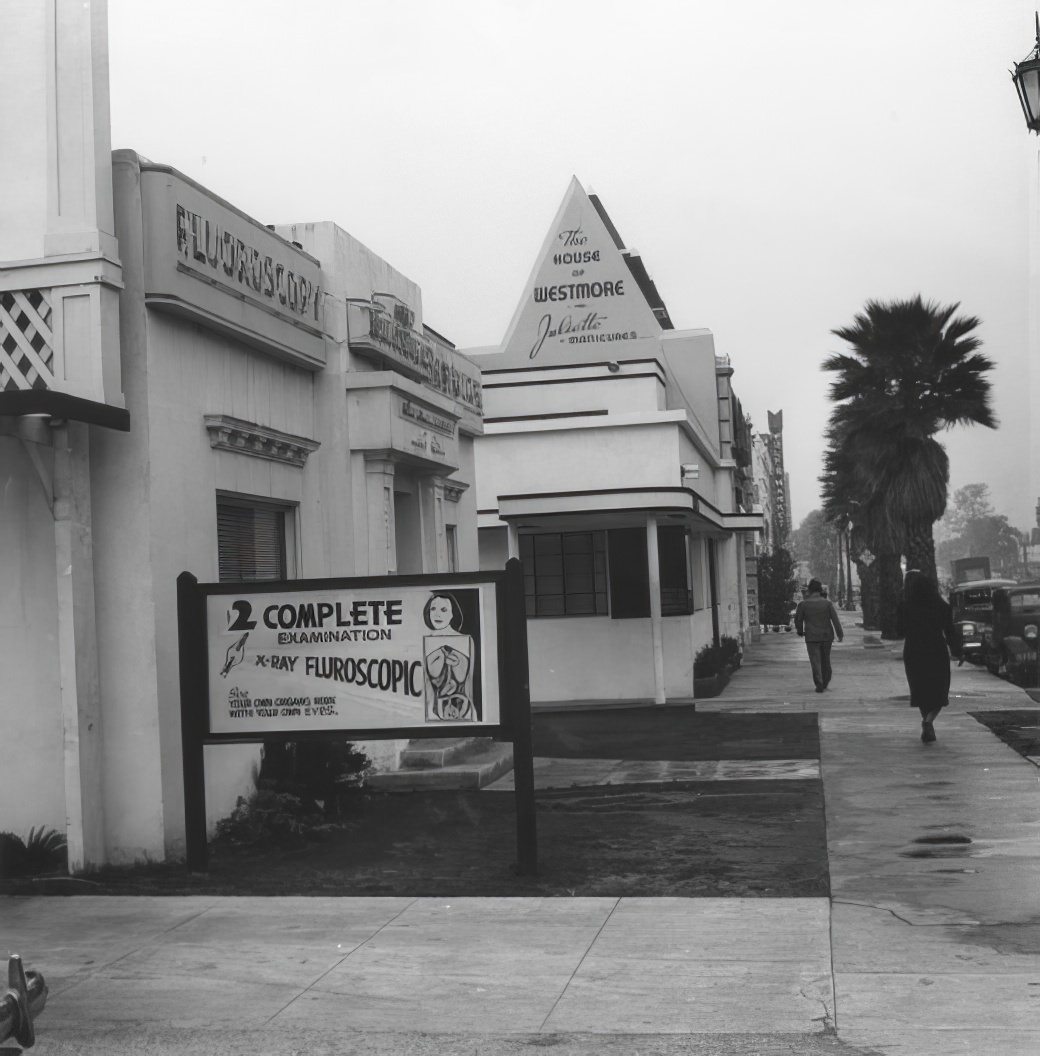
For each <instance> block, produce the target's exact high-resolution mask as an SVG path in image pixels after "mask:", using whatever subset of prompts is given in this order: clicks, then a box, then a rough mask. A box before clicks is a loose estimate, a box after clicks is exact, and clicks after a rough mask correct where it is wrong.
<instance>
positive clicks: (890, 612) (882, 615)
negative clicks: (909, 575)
mask: <svg viewBox="0 0 1040 1056" xmlns="http://www.w3.org/2000/svg"><path fill="white" fill-rule="evenodd" d="M874 565H875V567H876V568H877V577H878V627H879V629H880V631H881V637H882V638H895V637H896V622H897V621H896V609H897V608H898V607H899V599H900V597H901V596H902V593H903V571H902V569H901V568H900V563H899V554H879V555H878V559H877V561H875V562H874Z"/></svg>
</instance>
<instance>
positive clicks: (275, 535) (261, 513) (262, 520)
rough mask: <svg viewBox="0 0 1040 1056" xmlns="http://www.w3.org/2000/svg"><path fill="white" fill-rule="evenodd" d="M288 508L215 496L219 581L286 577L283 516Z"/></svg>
mask: <svg viewBox="0 0 1040 1056" xmlns="http://www.w3.org/2000/svg"><path fill="white" fill-rule="evenodd" d="M290 513H291V509H290V507H287V506H278V505H275V504H274V503H263V502H249V501H245V500H239V499H230V498H225V497H220V498H218V499H217V554H218V559H219V575H220V581H221V582H222V583H225V582H239V581H250V580H262V579H288V578H289V574H288V565H287V561H286V518H287V517H288V516H289V515H290Z"/></svg>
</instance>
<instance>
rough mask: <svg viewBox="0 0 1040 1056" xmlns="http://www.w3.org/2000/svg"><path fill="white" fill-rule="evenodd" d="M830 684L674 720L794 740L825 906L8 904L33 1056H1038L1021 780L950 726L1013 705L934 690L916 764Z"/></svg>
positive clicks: (777, 647) (986, 684)
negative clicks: (808, 728)
mask: <svg viewBox="0 0 1040 1056" xmlns="http://www.w3.org/2000/svg"><path fill="white" fill-rule="evenodd" d="M847 622H849V623H851V622H852V620H848V621H847ZM834 666H835V677H834V681H833V683H832V686H831V689H829V690H828V691H827V692H826V693H824V694H816V693H814V692H813V691H812V683H811V678H810V676H809V665H808V661H807V659H806V657H805V650H804V646H803V645H802V642H801V640H800V639H798V638H797V637H795V636H794V635H793V634H790V635H785V634H779V635H773V634H768V635H765V636H763V638H762V640H761V641H760V642H759V643H757V644H756V645H755V646H754V647H752V648H751V649H749V651H748V654H747V656H746V659H745V663H744V665H743V666H742V667H741V669H740V670H739V671H738V672H737V673H736V674H735V676H734V678H733V680H732V681H731V682H730V684H729V686H728V687H727V689H726V690H725V692H724V694H723V695H722V696H721V697H717V698H714V699H712V700H708V701H704V702H701V703H699V704H698V710H700V711H709V710H711V711H723V712H724V711H751V712H759V711H771V710H773V711H775V710H781V711H808V712H818V713H819V715H820V728H821V774H822V779H823V784H824V791H825V799H826V817H827V830H828V856H829V861H830V872H831V883H832V896H831V898H830V899H826V898H819V899H765V898H763V899H716V898H711V899H670V898H663V899H647V898H624V899H609V898H575V899H454V900H444V899H429V898H422V899H405V898H343V899H329V898H309V899H308V898H293V899H263V898H256V899H247V898H217V897H208V896H207V897H192V898H183V897H172V898H164V899H157V898H111V897H106V898H90V897H69V898H58V897H55V898H48V899H43V898H21V897H7V898H4V899H3V900H0V950H4V951H5V952H6V951H7V950H9V951H11V952H18V953H21V954H22V955H23V957H24V958H25V961H26V965H27V967H30V968H32V967H36V968H39V969H40V970H41V971H43V972H44V974H45V975H46V977H47V979H48V983H49V984H50V987H51V997H50V1001H49V1005H48V1008H47V1010H46V1011H45V1012H44V1014H43V1017H42V1018H41V1020H40V1021H39V1032H40V1033H39V1039H38V1041H37V1046H36V1049H35V1050H34V1051H35V1052H39V1053H41V1054H48V1053H55V1054H58V1053H60V1054H62V1056H64V1054H67V1053H68V1054H71V1053H76V1054H79V1056H93V1054H95V1053H96V1054H101V1053H105V1054H112V1053H134V1054H135V1056H137V1054H148V1053H153V1052H154V1053H160V1052H178V1053H194V1052H199V1053H201V1052H206V1053H214V1052H219V1053H238V1052H243V1053H244V1052H250V1053H256V1054H261V1056H262V1054H266V1053H271V1054H274V1053H278V1054H286V1053H300V1054H301V1056H302V1054H304V1053H306V1054H321V1053H352V1052H359V1053H360V1052H365V1053H416V1054H418V1053H478V1052H479V1053H485V1052H488V1053H498V1052H501V1053H514V1052H516V1053H520V1052H527V1051H530V1049H531V1048H532V1047H544V1046H546V1045H550V1046H552V1047H553V1048H554V1049H555V1050H556V1051H557V1052H559V1053H561V1054H569V1053H578V1052H582V1053H585V1052H589V1053H592V1052H596V1053H608V1054H614V1053H618V1054H621V1053H624V1054H625V1056H633V1054H636V1053H641V1054H655V1056H656V1054H660V1056H665V1054H671V1053H680V1052H681V1053H693V1054H698V1053H704V1054H708V1053H711V1054H716V1056H738V1054H741V1056H752V1054H756V1056H774V1054H776V1056H779V1054H780V1053H785V1054H789V1053H795V1054H806V1056H808V1054H824V1053H842V1054H849V1056H857V1054H861V1056H879V1054H881V1056H887V1054H907V1056H909V1054H914V1056H933V1054H934V1056H947V1054H949V1053H969V1054H978V1056H1011V1054H1015V1056H1026V1054H1029V1056H1035V1054H1036V1053H1037V1052H1040V838H1038V837H1040V824H1038V821H1037V817H1038V809H1037V808H1038V806H1040V791H1038V788H1040V785H1038V778H1040V771H1038V769H1037V767H1036V766H1034V765H1033V764H1032V763H1031V762H1030V761H1028V760H1026V759H1023V758H1022V757H1021V756H1019V755H1018V754H1016V753H1015V752H1013V751H1012V750H1011V749H1010V748H1008V747H1006V746H1005V745H1004V744H1002V743H1001V742H1000V741H999V740H998V739H997V738H996V737H995V736H994V735H993V734H992V733H990V732H989V731H988V730H987V729H986V728H985V727H983V726H982V725H980V724H979V723H978V722H976V721H975V720H974V719H973V718H971V717H970V715H969V714H968V712H969V711H980V710H985V709H991V708H1026V707H1034V706H1035V705H1033V703H1032V701H1031V700H1030V699H1029V698H1028V696H1027V695H1026V694H1025V693H1024V692H1022V691H1021V690H1019V689H1016V688H1015V687H1013V686H1010V685H1008V684H1007V683H1004V682H1001V681H999V680H998V679H996V678H994V677H992V676H990V675H988V674H987V673H986V672H984V671H979V670H977V669H974V668H959V669H955V670H954V676H953V678H954V683H953V697H952V706H951V708H950V709H949V711H948V713H944V714H943V715H942V716H941V717H940V719H939V720H938V721H937V723H936V731H937V734H938V741H937V742H936V743H935V744H932V745H924V744H922V743H921V741H920V739H919V732H920V725H919V718H918V716H917V713H916V711H912V710H911V709H910V708H909V706H908V699H907V689H906V683H905V680H904V679H903V674H902V665H901V661H900V659H899V656H898V649H895V650H894V649H892V648H891V647H890V646H887V645H883V644H882V643H880V642H878V641H877V640H876V638H873V636H867V635H864V634H863V633H862V632H861V631H857V630H856V629H855V628H852V627H850V628H849V629H848V634H847V637H846V641H845V643H844V644H842V645H840V646H837V647H836V648H835V652H834ZM1037 714H1038V716H1040V709H1038V711H1037ZM1038 721H1040V719H1038ZM607 762H609V763H610V765H612V766H614V765H616V764H619V763H621V764H623V762H624V761H618V760H612V761H607ZM716 772H717V773H718V775H719V776H720V777H721V776H723V775H725V774H726V768H725V766H721V765H720V767H719V768H717V769H716ZM671 776H674V775H671V774H668V775H667V777H666V778H665V779H669V778H670V777H671ZM543 779H544V780H551V778H549V777H546V772H544V771H543ZM488 794H489V795H491V794H494V793H492V792H489V793H488ZM0 1051H2V1049H0Z"/></svg>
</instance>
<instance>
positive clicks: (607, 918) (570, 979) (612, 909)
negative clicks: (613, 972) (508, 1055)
mask: <svg viewBox="0 0 1040 1056" xmlns="http://www.w3.org/2000/svg"><path fill="white" fill-rule="evenodd" d="M620 905H621V899H620V898H616V899H614V905H613V906H611V907H610V912H609V913H608V914H607V915H606V916H605V917H604V918H603V923H602V924H600V926H599V927H598V928H597V929H596V934H595V935H593V936H592V941H591V942H590V943H589V944H588V946H587V947H586V949H585V952H584V953H583V954H582V955H581V960H579V961H578V963H577V964H576V965H575V966H574V971H573V972H571V974H570V976H568V978H567V982H565V983H564V984H563V988H562V989H561V990H560V993H559V995H558V996H557V998H556V1000H555V1001H554V1002H553V1003H552V1008H550V1009H549V1011H548V1012H546V1014H545V1019H543V1020H542V1022H541V1024H540V1025H539V1027H538V1031H537V1032H538V1033H539V1034H541V1032H542V1031H543V1030H545V1025H546V1023H548V1022H549V1020H550V1019H552V1015H553V1013H554V1012H555V1011H556V1008H557V1006H558V1005H559V1003H560V1002H561V1001H562V1000H563V996H564V994H566V993H567V990H568V989H569V988H570V985H571V983H573V982H574V977H575V976H576V975H577V974H578V972H579V971H580V970H581V966H582V965H583V964H584V963H585V958H586V957H588V955H589V953H590V952H591V950H592V947H593V946H595V945H596V941H597V940H598V939H599V937H600V935H602V934H603V929H604V928H605V927H606V926H607V924H609V923H610V918H611V917H613V916H614V913H615V912H616V911H617V908H618V906H620Z"/></svg>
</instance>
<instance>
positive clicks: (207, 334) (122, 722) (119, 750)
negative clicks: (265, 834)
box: [0, 26, 482, 870]
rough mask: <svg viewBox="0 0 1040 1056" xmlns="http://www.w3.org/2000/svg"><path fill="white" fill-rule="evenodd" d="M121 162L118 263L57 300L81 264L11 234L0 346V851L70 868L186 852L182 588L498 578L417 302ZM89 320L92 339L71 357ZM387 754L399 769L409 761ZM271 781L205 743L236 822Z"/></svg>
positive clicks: (341, 255) (360, 255)
mask: <svg viewBox="0 0 1040 1056" xmlns="http://www.w3.org/2000/svg"><path fill="white" fill-rule="evenodd" d="M86 28H87V29H88V30H89V28H90V27H89V26H88V27H86ZM102 29H103V27H102ZM98 32H99V30H98V27H94V35H95V36H96V35H97V33H98ZM86 35H87V36H88V37H89V36H90V33H89V32H87V34H86ZM80 43H81V46H82V42H80ZM102 73H103V71H98V70H97V69H95V72H94V75H95V77H97V78H99V79H103V78H102ZM106 117H107V115H106ZM106 148H107V142H106V141H105V137H104V135H102V134H100V133H99V136H98V138H97V141H96V142H94V143H90V144H88V145H87V148H86V150H85V152H86V153H90V154H94V155H95V156H96V157H102V156H104V157H105V159H106V161H107V166H106V164H105V163H96V164H95V163H91V164H86V163H85V164H84V166H83V171H84V172H91V174H93V173H96V172H101V173H103V174H105V175H106V178H107V180H108V198H107V208H108V217H107V218H106V217H105V216H103V215H102V216H101V219H100V221H99V220H98V217H97V216H95V217H94V218H93V221H94V223H95V226H96V227H97V228H99V234H98V237H97V238H96V239H95V241H96V242H98V243H99V248H98V250H97V252H96V254H95V259H94V260H93V261H91V262H90V263H89V264H85V263H84V262H83V261H77V262H74V263H75V264H76V266H77V268H78V269H79V270H78V271H77V272H76V273H75V274H73V275H72V276H71V278H70V279H69V280H68V282H67V283H63V284H62V285H61V286H59V285H58V281H57V280H58V278H61V275H60V274H59V273H60V271H61V267H62V265H65V266H67V260H66V258H67V256H68V254H65V253H63V254H60V255H59V256H60V258H61V259H58V260H53V261H52V260H51V259H50V258H49V257H48V254H47V246H46V244H45V242H46V240H45V239H43V238H41V239H40V240H39V244H38V246H36V247H35V248H36V249H37V250H38V253H37V255H36V259H32V260H14V261H12V260H11V256H12V254H11V251H10V245H12V244H13V243H11V242H10V241H8V242H7V243H5V242H4V241H3V240H2V239H0V260H6V261H7V263H6V264H4V265H3V267H2V270H0V279H2V283H3V286H2V295H3V298H4V301H3V304H4V312H3V313H2V314H0V331H2V334H0V337H2V339H3V341H4V342H5V348H6V347H8V346H9V347H12V348H13V347H15V345H17V347H18V348H19V349H21V348H22V346H27V348H28V351H27V352H26V351H21V352H19V353H18V354H17V355H14V356H12V355H11V354H9V353H5V357H6V358H3V359H0V381H2V385H0V389H3V391H4V393H5V394H6V395H7V400H6V402H4V401H3V400H0V404H2V406H0V411H3V417H2V418H0V462H2V466H3V474H4V483H5V492H4V498H3V503H2V506H0V547H2V548H3V552H4V554H5V561H4V563H3V565H4V570H5V571H4V574H3V578H4V582H3V586H4V589H3V591H0V626H2V627H3V628H4V629H5V633H4V635H3V636H2V638H0V661H2V663H3V667H4V670H5V671H6V672H8V674H7V676H6V678H7V683H8V684H7V687H6V688H5V691H4V707H3V712H2V721H3V727H4V729H3V737H0V803H2V807H0V829H6V830H10V831H13V832H16V833H26V832H28V830H29V828H30V827H32V826H36V827H40V826H43V827H52V828H56V829H58V830H59V831H61V832H65V833H67V835H68V839H69V851H70V866H71V867H72V869H73V870H81V869H89V868H91V867H93V866H97V865H101V864H104V863H123V862H136V861H142V860H163V859H167V858H179V857H180V856H181V855H182V853H183V839H184V814H183V774H182V753H181V730H180V689H179V669H178V663H179V654H178V640H177V602H176V580H177V576H178V575H179V574H180V573H181V572H182V571H189V572H191V573H192V574H193V575H195V576H196V577H197V578H198V579H199V580H200V581H203V582H207V581H218V580H260V579H296V578H325V577H343V576H355V575H357V576H371V575H387V574H394V573H406V572H407V573H419V572H438V571H453V570H466V569H475V568H476V567H477V564H478V560H477V539H476V512H475V491H474V489H473V487H472V485H473V475H472V474H473V461H474V455H473V440H474V437H475V436H476V435H477V434H479V433H480V431H481V428H482V425H481V419H482V411H481V408H482V394H481V381H480V374H479V370H478V369H477V368H476V367H475V366H474V365H473V364H472V363H470V362H469V361H467V360H466V358H465V357H464V356H462V355H460V354H459V353H458V352H457V351H456V350H455V349H454V348H453V347H452V345H451V344H450V343H449V342H448V341H446V340H445V339H444V338H442V337H440V336H439V335H438V334H436V333H435V332H433V331H431V330H429V329H428V328H427V327H425V326H424V325H423V321H422V296H421V290H420V289H419V287H418V286H417V285H416V284H415V283H413V282H412V281H410V280H409V279H407V278H406V277H405V276H403V275H401V274H400V273H399V272H397V271H396V270H395V269H394V268H392V267H391V266H390V265H389V264H387V263H386V262H385V261H383V260H382V259H380V258H379V257H377V256H376V255H375V254H374V253H372V252H371V251H370V250H368V249H366V248H365V247H364V246H362V245H361V244H360V243H358V242H357V241H356V240H354V239H352V238H351V236H349V235H348V234H347V233H346V232H344V231H342V230H340V229H339V228H337V227H336V226H335V225H333V224H320V225H307V226H306V227H305V228H304V227H301V228H300V229H299V230H297V229H296V228H293V229H292V230H291V231H286V232H284V233H283V232H279V231H276V230H274V229H272V228H269V227H266V226H265V225H263V224H261V223H259V222H257V221H256V220H254V219H252V218H251V217H249V216H248V215H246V214H245V213H243V212H242V211H240V210H238V209H237V208H235V207H234V206H233V205H231V204H230V203H228V202H226V201H224V200H222V199H220V198H219V197H217V196H216V195H214V194H212V193H211V192H210V191H208V190H207V189H206V188H204V187H202V186H200V185H199V184H197V183H196V182H194V181H193V180H191V179H190V178H188V177H187V176H185V175H183V174H181V173H179V172H177V171H176V170H174V169H172V168H170V167H168V166H164V165H159V164H153V163H151V162H148V161H146V160H144V159H143V158H141V157H140V156H138V155H137V154H135V153H134V152H132V151H122V150H121V151H117V152H116V153H115V154H111V153H108V152H107V150H106ZM43 160H44V161H45V162H46V163H47V164H48V165H54V164H56V159H55V158H54V157H53V156H47V155H45V156H44V159H43ZM100 200H101V201H102V205H104V204H105V201H106V199H105V195H104V193H102V194H101V195H100ZM102 212H103V210H102ZM44 219H46V218H44ZM15 234H16V235H19V237H20V235H21V233H19V232H15ZM12 237H13V236H12ZM26 246H27V248H33V247H30V246H29V243H28V242H26ZM61 248H63V249H64V248H65V247H61ZM319 253H320V254H321V255H322V256H320V257H319V255H318V254H319ZM23 256H28V254H23ZM102 266H104V267H105V268H107V271H106V272H104V273H103V274H102V273H101V268H102ZM88 271H89V272H90V273H91V274H93V275H99V274H100V280H99V281H98V282H97V283H96V284H95V286H96V288H90V289H88V290H86V291H84V290H83V289H82V286H83V283H82V281H81V280H82V277H83V276H82V275H80V274H79V272H83V274H84V275H85V274H87V272H88ZM45 283H47V284H46V285H45ZM66 286H67V287H70V288H74V289H75V291H76V292H77V293H81V294H84V296H81V298H80V301H81V302H82V311H81V310H80V307H81V306H80V304H79V303H76V304H74V305H73V304H72V301H71V295H69V299H70V305H69V306H65V307H64V308H62V307H61V303H62V302H61V297H62V296H64V295H65V288H66ZM87 294H89V296H86V295H87ZM90 297H93V298H94V302H93V303H95V304H96V306H97V307H96V310H94V311H91V303H92V302H91V300H90ZM15 306H17V307H15ZM23 306H24V307H23ZM77 313H78V314H77ZM77 321H81V322H82V325H83V333H84V334H85V335H86V336H87V337H88V338H89V340H86V341H84V342H82V343H80V344H77V345H75V347H73V346H71V345H67V344H65V345H63V344H62V342H61V340H60V339H61V337H62V326H64V332H65V333H66V334H71V333H72V330H71V327H72V324H73V323H76V322H77ZM16 328H17V329H18V333H17V334H15V333H14V330H15V329H16ZM34 345H39V346H41V347H43V349H44V351H43V355H44V357H47V358H46V362H45V363H44V362H41V363H40V364H39V366H40V367H41V368H42V367H47V371H46V373H45V372H44V370H43V369H37V361H38V360H40V358H41V357H40V353H39V352H38V351H36V350H34ZM51 346H53V348H54V349H57V351H53V350H52V349H51ZM63 349H64V350H66V351H65V352H63ZM87 352H90V354H91V355H92V356H93V357H94V358H93V359H89V358H88V357H87ZM95 352H96V354H95ZM102 353H103V354H102ZM77 357H79V358H78V359H77ZM102 362H103V363H104V364H105V367H106V371H107V373H105V375H104V384H102V381H101V378H102V372H101V370H100V365H101V364H102ZM113 364H114V370H113V369H112V367H113ZM58 367H64V368H67V369H66V370H65V374H62V373H61V372H60V371H59V370H58ZM51 368H53V369H51ZM95 368H96V369H95ZM65 375H68V377H66V376H65ZM81 375H85V376H86V377H87V378H88V379H89V378H91V377H97V378H98V381H97V383H96V384H95V386H94V389H89V388H88V389H86V390H84V389H83V387H82V386H80V388H79V389H77V388H76V386H75V382H76V379H77V378H78V377H79V376H81ZM69 379H71V380H69ZM106 385H107V387H106ZM70 393H71V395H70ZM66 412H67V413H68V415H69V417H68V419H66V418H64V417H62V416H61V415H62V414H64V413H66ZM75 415H78V416H79V417H78V418H74V416H75ZM8 632H9V633H8ZM365 747H366V748H368V749H370V751H369V754H370V755H371V757H372V759H373V761H374V762H375V763H376V764H377V766H381V767H384V768H392V767H393V766H394V765H395V759H396V754H397V753H398V752H399V751H400V748H401V747H402V744H401V743H399V742H393V741H382V742H373V743H372V744H370V745H366V746H365ZM258 759H259V749H258V748H257V747H256V746H254V745H242V746H221V747H219V748H211V749H210V748H207V750H206V799H207V804H208V808H209V813H210V819H209V820H210V824H211V825H212V824H213V823H214V822H215V821H216V819H218V818H220V817H222V816H225V815H226V814H227V813H228V812H229V811H230V810H231V809H232V808H233V807H234V805H235V801H236V798H237V797H238V796H239V795H246V794H248V793H249V792H250V791H252V789H253V787H254V780H255V776H256V771H257V764H258Z"/></svg>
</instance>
